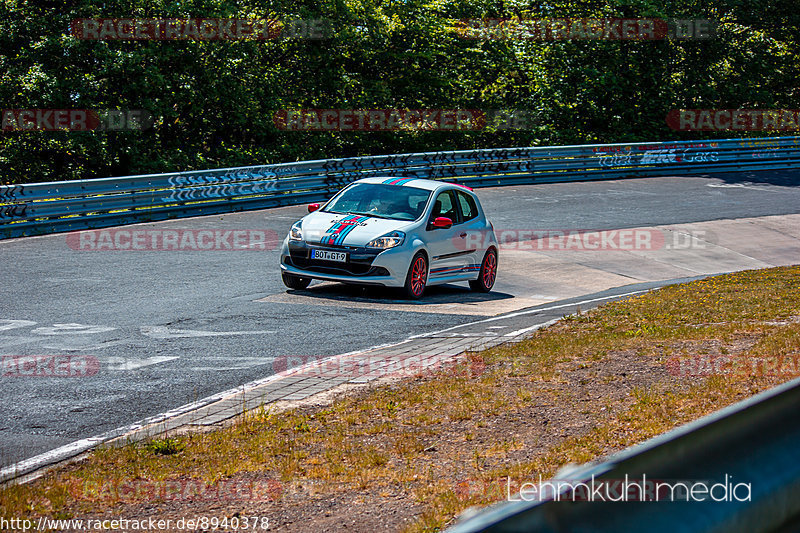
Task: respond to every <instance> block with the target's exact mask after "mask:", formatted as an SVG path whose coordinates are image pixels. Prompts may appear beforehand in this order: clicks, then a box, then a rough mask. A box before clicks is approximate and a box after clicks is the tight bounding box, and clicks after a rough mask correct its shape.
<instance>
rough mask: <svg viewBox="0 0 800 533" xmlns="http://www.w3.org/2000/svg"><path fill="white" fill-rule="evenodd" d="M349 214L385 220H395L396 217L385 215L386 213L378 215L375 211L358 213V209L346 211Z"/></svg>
mask: <svg viewBox="0 0 800 533" xmlns="http://www.w3.org/2000/svg"><path fill="white" fill-rule="evenodd" d="M347 213H348V214H350V215H361V216H364V217H373V218H385V219H386V220H397V219H396V218H392V217H387V216H386V215H378V214H375V213H359V212H358V211H348V212H347Z"/></svg>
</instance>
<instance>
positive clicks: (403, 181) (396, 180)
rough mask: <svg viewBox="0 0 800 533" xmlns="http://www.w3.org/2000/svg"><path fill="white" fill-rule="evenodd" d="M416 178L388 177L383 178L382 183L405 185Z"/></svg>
mask: <svg viewBox="0 0 800 533" xmlns="http://www.w3.org/2000/svg"><path fill="white" fill-rule="evenodd" d="M415 179H417V178H389V179H388V180H384V181H383V183H384V185H405V184H406V183H408V182H409V181H414V180H415Z"/></svg>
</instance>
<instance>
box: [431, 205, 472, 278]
mask: <svg viewBox="0 0 800 533" xmlns="http://www.w3.org/2000/svg"><path fill="white" fill-rule="evenodd" d="M437 217H447V218H449V219H451V220H452V221H453V226H452V227H450V228H447V229H445V228H434V227H433V226H432V224H433V221H434V220H435V219H436V218H437ZM460 221H461V213H460V212H459V209H458V204H457V199H456V195H455V191H453V190H452V189H448V190H445V191H442V192H440V193H438V194H437V195H436V199H435V200H434V203H433V209H432V211H431V215H430V217H429V218H428V224H427V231H426V237H427V239H426V240H427V243H428V251H429V252H430V256H431V257H430V263H431V266H430V276H429V278H430V280H431V281H436V280H437V279H441V278H445V277H450V276H453V275H460V274H462V273H463V270H464V268H465V267H466V266H467V256H468V255H469V251H468V250H466V249H465V246H464V242H465V241H464V238H462V237H460V236H459V235H460V234H461V233H463V230H462V229H461V227H460V225H459V222H460Z"/></svg>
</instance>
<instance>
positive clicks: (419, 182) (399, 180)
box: [356, 176, 463, 191]
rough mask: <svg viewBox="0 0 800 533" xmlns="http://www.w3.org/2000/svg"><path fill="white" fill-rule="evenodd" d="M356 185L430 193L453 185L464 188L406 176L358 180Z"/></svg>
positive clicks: (443, 182) (444, 182)
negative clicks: (375, 185) (408, 188)
mask: <svg viewBox="0 0 800 533" xmlns="http://www.w3.org/2000/svg"><path fill="white" fill-rule="evenodd" d="M356 183H384V184H387V185H398V186H402V187H416V188H418V189H425V190H428V191H435V190H436V189H439V188H441V187H445V186H453V185H455V186H456V187H463V186H461V185H459V184H457V183H449V182H446V181H434V180H426V179H422V178H409V177H404V176H377V177H374V178H363V179H360V180H358V181H357V182H356Z"/></svg>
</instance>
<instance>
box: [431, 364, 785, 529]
mask: <svg viewBox="0 0 800 533" xmlns="http://www.w3.org/2000/svg"><path fill="white" fill-rule="evenodd" d="M798 442H800V379H796V380H793V381H791V382H789V383H785V384H783V385H781V386H779V387H776V388H774V389H771V390H768V391H766V392H764V393H761V394H759V395H756V396H754V397H752V398H749V399H747V400H745V401H743V402H740V403H737V404H735V405H733V406H730V407H728V408H725V409H722V410H721V411H718V412H716V413H712V414H711V415H708V416H706V417H704V418H701V419H700V420H697V421H695V422H692V423H690V424H687V425H685V426H682V427H679V428H677V429H675V430H673V431H670V432H668V433H665V434H664V435H661V436H658V437H655V438H653V439H651V440H649V441H647V442H645V443H643V444H641V445H638V446H634V447H632V448H630V449H628V450H625V451H623V452H620V453H619V454H616V455H614V456H611V457H610V458H609V459H608V460H607V461H604V462H601V463H599V464H589V465H586V466H584V467H580V468H577V469H574V470H573V471H572V472H569V473H568V474H566V475H564V474H562V475H557V477H559V480H560V481H562V482H568V483H570V484H571V485H572V486H573V487H579V486H578V484H579V483H586V484H587V486H589V487H592V485H591V483H592V480H593V481H594V487H595V488H596V487H598V486H604V485H603V484H604V483H606V484H608V483H612V482H611V481H609V480H614V482H616V483H617V485H616V486H617V487H620V485H619V483H618V481H619V480H623V479H625V476H626V475H627V476H628V479H629V480H630V481H631V482H632V483H641V481H642V476H643V475H645V476H646V478H647V479H648V480H650V481H651V486H650V487H648V488H649V489H651V490H652V489H653V488H654V487H656V485H655V483H656V482H657V480H663V482H664V483H668V484H670V485H671V486H674V487H676V489H678V492H676V493H675V494H676V495H677V497H675V499H674V500H675V501H672V496H671V494H672V492H669V493H667V490H669V489H665V490H664V491H663V493H662V494H661V495H662V498H658V496H657V495H658V494H659V490H658V488H655V490H653V491H652V492H651V493H650V495H649V496H647V497H646V498H645V499H646V500H647V501H639V499H640V493H639V491H638V488H636V487H634V488H632V489H631V492H630V493H629V494H628V498H627V499H628V501H624V500H622V501H615V502H612V501H602V500H600V499H598V498H594V501H588V500H586V499H585V498H580V499H582V500H583V501H572V500H573V498H572V497H571V496H568V495H567V494H565V493H561V495H560V496H559V497H556V496H555V493H557V492H558V487H557V486H556V490H555V491H554V493H553V494H552V495H551V497H550V498H548V499H547V501H532V500H531V501H524V495H523V496H521V495H519V494H512V495H511V498H508V496H507V499H508V500H512V501H507V502H506V503H503V504H499V505H497V506H495V507H490V508H488V509H486V510H484V511H482V512H480V513H479V514H476V515H475V516H473V517H472V518H470V519H467V520H465V521H463V522H461V523H457V524H456V525H454V526H453V527H451V528H450V529H448V530H447V532H448V533H476V532H478V531H482V532H487V533H501V532H502V533H507V532H511V531H515V532H523V531H524V532H526V533H535V532H547V533H551V532H553V533H554V532H565V533H566V532H575V531H592V532H597V533H605V532H618V531H626V532H627V531H630V532H637V531H643V532H644V531H647V532H651V531H656V532H660V531H664V532H673V531H681V532H684V533H694V532H697V533H700V532H703V533H708V532H719V533H722V532H725V533H739V532H741V533H752V532H760V531H763V532H768V531H769V532H774V531H797V530H798V525H799V524H800V461H798V458H800V451H798ZM593 476H594V478H593ZM692 480H697V481H702V483H701V484H700V485H698V486H699V487H701V488H702V487H704V486H705V487H713V484H714V483H720V484H723V483H724V484H727V485H728V488H727V492H726V494H727V495H728V496H729V497H728V498H727V499H728V500H730V501H726V500H724V499H723V492H722V488H721V487H717V488H716V489H713V488H712V493H711V494H708V493H706V495H705V497H706V498H707V499H706V500H705V501H697V500H696V498H698V497H701V496H702V493H703V491H702V490H699V491H697V494H696V495H695V497H691V498H690V497H689V496H686V497H684V495H685V493H686V491H684V490H683V488H682V487H680V486H679V485H678V482H680V481H683V482H684V483H685V484H686V485H687V487H693V486H694V485H691V484H690V483H692ZM530 481H531V482H533V484H534V485H537V483H538V480H530ZM739 484H745V485H749V487H750V488H749V491H745V488H744V486H743V485H741V486H739ZM537 486H538V485H537ZM543 486H544V487H545V488H547V485H546V484H545V485H543ZM731 487H734V491H731ZM562 488H563V489H565V490H567V491H569V490H570V487H569V486H568V485H564V486H562ZM579 490H584V489H583V488H582V487H579ZM713 491H716V492H713ZM617 492H620V491H617ZM528 494H532V491H528ZM574 494H576V495H578V494H579V492H578V491H574ZM582 494H586V492H584V493H582ZM599 494H600V496H601V497H603V498H605V492H603V491H602V490H601V491H599ZM731 495H732V496H733V497H730V496H731ZM667 496H669V497H667ZM745 496H749V498H748V499H745ZM612 497H613V498H614V499H621V495H620V494H618V493H614V491H612ZM712 497H713V498H712ZM575 499H579V498H575ZM656 499H658V501H654V500H656ZM740 500H742V501H740Z"/></svg>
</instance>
